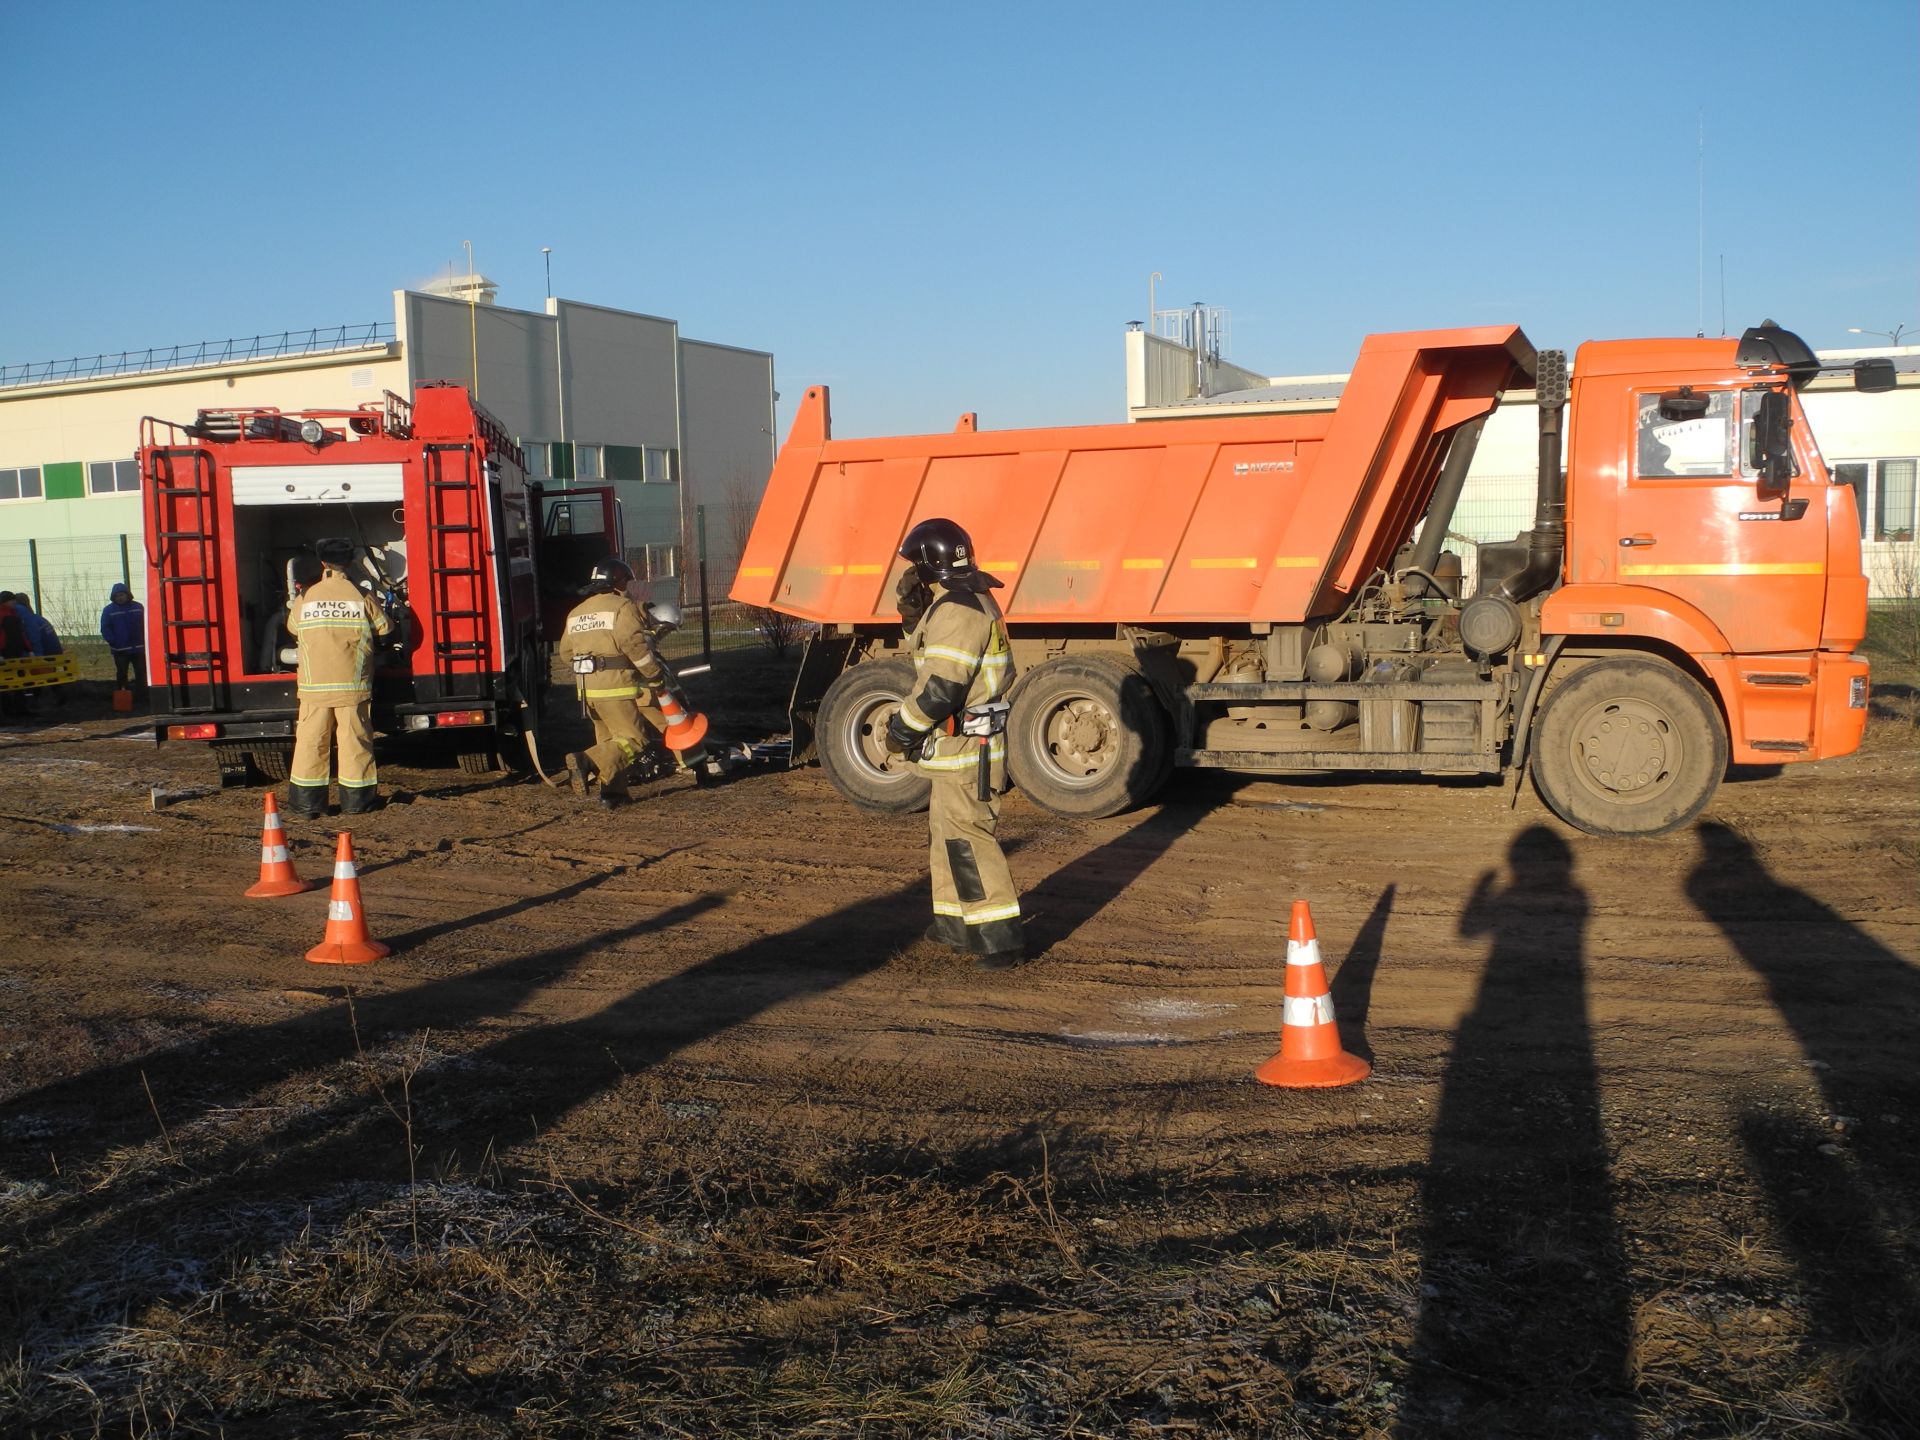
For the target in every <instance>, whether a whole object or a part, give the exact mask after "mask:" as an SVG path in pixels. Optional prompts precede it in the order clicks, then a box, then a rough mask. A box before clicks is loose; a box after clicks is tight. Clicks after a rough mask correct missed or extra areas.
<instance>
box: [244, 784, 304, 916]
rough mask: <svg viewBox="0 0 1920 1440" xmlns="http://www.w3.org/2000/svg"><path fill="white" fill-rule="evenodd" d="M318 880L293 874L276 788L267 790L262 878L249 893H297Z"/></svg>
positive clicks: (260, 897)
mask: <svg viewBox="0 0 1920 1440" xmlns="http://www.w3.org/2000/svg"><path fill="white" fill-rule="evenodd" d="M318 883H319V882H318V881H316V880H302V879H301V878H300V877H299V876H298V875H296V874H294V873H293V861H291V860H289V859H288V858H287V832H286V828H285V827H284V826H283V825H281V823H280V807H279V806H278V805H276V804H275V803H274V800H273V791H271V790H269V791H267V815H266V819H265V820H263V821H262V822H261V825H260V880H259V883H257V884H254V885H249V886H248V887H247V894H248V895H249V896H250V897H252V898H253V899H255V900H264V899H266V898H268V897H269V896H273V895H298V894H300V893H301V892H302V891H305V890H311V889H313V888H314V886H315V885H317V884H318Z"/></svg>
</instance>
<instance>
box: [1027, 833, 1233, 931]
mask: <svg viewBox="0 0 1920 1440" xmlns="http://www.w3.org/2000/svg"><path fill="white" fill-rule="evenodd" d="M1206 814H1207V807H1206V806H1205V805H1203V804H1192V803H1189V804H1167V805H1162V806H1160V807H1159V808H1158V809H1156V810H1155V811H1154V812H1153V813H1152V814H1150V815H1148V816H1147V817H1146V818H1145V819H1144V820H1141V821H1139V822H1138V823H1136V824H1134V825H1132V826H1130V827H1129V828H1128V829H1126V830H1124V831H1122V832H1121V833H1120V834H1118V835H1116V836H1114V837H1113V838H1112V839H1111V840H1108V841H1107V842H1106V843H1105V844H1104V845H1097V846H1095V847H1094V848H1093V849H1091V850H1089V851H1088V852H1087V853H1086V854H1084V855H1082V856H1080V857H1079V858H1078V859H1076V860H1069V861H1068V862H1067V863H1066V864H1065V865H1062V866H1061V867H1060V868H1059V869H1058V870H1055V871H1054V872H1053V873H1052V874H1051V875H1049V876H1047V878H1046V879H1044V880H1042V881H1041V882H1040V883H1039V884H1038V885H1035V886H1034V887H1033V888H1032V889H1031V890H1028V891H1026V892H1025V893H1024V894H1022V895H1021V897H1020V907H1021V909H1022V910H1023V911H1025V912H1026V916H1027V920H1026V934H1027V953H1028V954H1030V955H1038V954H1040V953H1041V952H1042V951H1044V950H1048V949H1051V948H1052V947H1053V946H1055V945H1059V944H1062V943H1064V942H1065V941H1067V940H1069V939H1071V938H1072V937H1073V935H1074V933H1075V932H1076V931H1078V930H1079V929H1080V927H1081V926H1082V925H1085V924H1086V923H1087V922H1088V921H1089V920H1091V919H1093V917H1094V916H1096V915H1098V914H1099V913H1100V912H1101V911H1102V910H1104V909H1105V908H1106V907H1107V904H1108V902H1110V901H1111V900H1113V899H1114V898H1116V897H1117V896H1119V895H1121V894H1122V893H1124V892H1125V890H1126V889H1127V887H1128V886H1129V885H1131V884H1133V882H1134V881H1136V880H1138V879H1139V878H1140V877H1141V876H1142V875H1144V874H1145V873H1146V872H1147V869H1148V867H1149V866H1151V865H1152V864H1153V863H1154V861H1156V860H1158V859H1159V858H1160V857H1161V856H1162V855H1164V854H1166V853H1167V851H1168V850H1169V849H1170V848H1172V846H1173V844H1174V843H1175V842H1176V841H1178V840H1179V839H1180V838H1181V836H1183V835H1185V834H1187V832H1188V831H1190V830H1192V829H1193V828H1194V827H1195V826H1196V825H1198V824H1199V823H1200V822H1201V820H1203V819H1204V818H1205V817H1206Z"/></svg>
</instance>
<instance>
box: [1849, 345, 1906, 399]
mask: <svg viewBox="0 0 1920 1440" xmlns="http://www.w3.org/2000/svg"><path fill="white" fill-rule="evenodd" d="M1899 384H1900V377H1899V375H1898V374H1897V373H1896V372H1895V371H1894V368H1893V361H1891V360H1889V359H1887V358H1886V357H1885V356H1884V355H1882V356H1880V357H1878V358H1876V359H1872V360H1857V361H1855V362H1854V366H1853V388H1854V389H1856V390H1858V391H1861V392H1862V393H1863V394H1867V395H1882V394H1885V393H1886V392H1887V391H1889V390H1892V389H1894V388H1896V387H1897V386H1898V385H1899Z"/></svg>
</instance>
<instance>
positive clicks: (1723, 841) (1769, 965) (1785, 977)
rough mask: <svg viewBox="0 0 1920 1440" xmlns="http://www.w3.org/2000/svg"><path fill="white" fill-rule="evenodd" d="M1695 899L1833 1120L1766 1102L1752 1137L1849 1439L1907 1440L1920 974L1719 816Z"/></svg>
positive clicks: (1914, 1373)
mask: <svg viewBox="0 0 1920 1440" xmlns="http://www.w3.org/2000/svg"><path fill="white" fill-rule="evenodd" d="M1699 838H1700V845H1701V856H1700V861H1699V863H1698V864H1697V865H1696V866H1695V867H1694V869H1693V871H1692V873H1691V874H1690V875H1689V876H1688V878H1687V894H1688V896H1689V898H1691V899H1692V901H1693V902H1694V904H1695V905H1697V906H1698V907H1699V908H1700V911H1701V913H1702V914H1704V915H1705V916H1706V917H1707V918H1708V919H1710V920H1712V921H1713V922H1714V923H1715V924H1716V925H1718V926H1719V927H1720V929H1721V931H1722V932H1723V933H1724V934H1725V935H1726V937H1727V939H1728V941H1729V942H1731V944H1732V945H1733V947H1734V949H1735V950H1736V951H1737V952H1738V953H1739V955H1740V957H1741V959H1743V960H1744V961H1746V963H1747V964H1748V965H1749V966H1751V967H1752V969H1753V971H1754V973H1755V974H1756V975H1758V976H1759V977H1760V979H1761V980H1762V981H1763V982H1764V983H1765V985H1766V987H1767V993H1768V996H1769V998H1770V999H1771V1000H1772V1001H1773V1003H1774V1005H1775V1006H1776V1007H1777V1008H1778V1009H1779V1012H1780V1016H1781V1018H1782V1019H1783V1020H1784V1021H1785V1022H1786V1024H1787V1027H1788V1028H1789V1029H1790V1030H1792V1031H1793V1034H1794V1036H1795V1038H1796V1039H1797V1040H1798V1041H1799V1043H1800V1048H1801V1051H1802V1053H1803V1054H1804V1055H1805V1056H1806V1058H1807V1061H1808V1064H1809V1068H1810V1070H1811V1072H1812V1074H1813V1077H1814V1080H1815V1083H1816V1084H1817V1085H1818V1086H1819V1089H1820V1094H1821V1098H1822V1100H1823V1101H1824V1102H1825V1105H1826V1108H1827V1110H1828V1111H1829V1115H1828V1117H1825V1118H1823V1119H1822V1120H1820V1121H1819V1122H1818V1123H1816V1122H1815V1121H1814V1120H1813V1119H1812V1118H1811V1117H1808V1116H1805V1115H1794V1114H1790V1113H1785V1112H1784V1111H1782V1110H1780V1109H1776V1108H1768V1107H1766V1106H1763V1105H1759V1104H1754V1105H1750V1106H1748V1107H1747V1108H1746V1109H1745V1111H1744V1112H1743V1113H1742V1114H1741V1116H1740V1120H1739V1124H1740V1139H1741V1143H1742V1144H1743V1145H1744V1147H1745V1149H1746V1152H1747V1159H1748V1163H1749V1165H1750V1166H1751V1168H1752V1171H1753V1173H1754V1175H1755V1177H1756V1178H1757V1179H1758V1180H1759V1181H1760V1184H1761V1186H1762V1188H1763V1189H1764V1190H1765V1192H1766V1198H1767V1203H1768V1206H1769V1207H1770V1209H1771V1210H1772V1212H1773V1216H1774V1220H1775V1223H1776V1225H1777V1227H1778V1230H1779V1234H1780V1237H1781V1239H1782V1241H1783V1242H1784V1244H1785V1246H1786V1248H1787V1250H1788V1251H1789V1253H1790V1254H1791V1256H1792V1258H1793V1262H1794V1267H1795V1271H1796V1273H1797V1276H1798V1278H1799V1281H1800V1284H1801V1286H1802V1287H1803V1288H1804V1290H1805V1292H1806V1294H1807V1297H1808V1300H1809V1309H1808V1316H1807V1321H1808V1330H1809V1336H1810V1339H1811V1341H1812V1343H1813V1345H1814V1346H1815V1347H1817V1348H1818V1349H1820V1350H1822V1351H1825V1352H1827V1353H1828V1354H1829V1355H1830V1356H1831V1357H1832V1362H1833V1366H1834V1373H1836V1374H1837V1375H1839V1376H1841V1377H1842V1378H1841V1380H1840V1388H1841V1391H1842V1394H1843V1397H1844V1403H1845V1407H1846V1415H1847V1419H1848V1423H1849V1424H1851V1425H1852V1426H1854V1427H1856V1428H1855V1429H1854V1430H1853V1431H1852V1432H1851V1433H1856V1434H1861V1435H1873V1436H1879V1435H1885V1436H1888V1437H1891V1436H1894V1435H1906V1434H1910V1433H1912V1432H1911V1430H1910V1428H1908V1427H1910V1426H1911V1425H1912V1423H1913V1416H1914V1415H1915V1414H1916V1413H1920V1367H1916V1366H1915V1365H1914V1364H1913V1360H1912V1353H1911V1350H1912V1344H1913V1341H1912V1337H1913V1336H1914V1335H1915V1334H1916V1333H1920V1293H1916V1286H1915V1283H1914V1278H1913V1277H1914V1274H1915V1266H1916V1260H1920V1255H1916V1243H1915V1238H1914V1237H1915V1235H1916V1233H1920V1232H1917V1231H1916V1221H1917V1220H1920V1146H1916V1144H1915V1141H1914V1136H1913V1128H1912V1127H1913V1125H1914V1123H1915V1121H1916V1120H1917V1119H1920V1110H1917V1108H1916V1105H1915V1101H1916V1099H1920V1088H1917V1087H1916V1085H1915V1081H1914V1064H1915V1055H1916V1054H1917V1053H1920V970H1916V969H1915V968H1914V966H1913V965H1912V964H1911V963H1909V962H1908V961H1906V960H1904V959H1902V958H1901V957H1900V956H1898V955H1896V954H1895V953H1894V952H1893V951H1891V950H1889V949H1887V948H1886V947H1885V946H1883V945H1881V944H1880V943H1879V942H1878V941H1876V940H1874V939H1873V938H1872V937H1871V936H1869V935H1867V934H1865V933H1864V932H1863V931H1861V930H1860V929H1859V927H1858V926H1856V925H1854V924H1853V923H1852V922H1850V921H1849V920H1847V919H1846V918H1845V917H1843V916H1841V915H1839V914H1837V913H1836V912H1835V911H1833V910H1832V909H1830V908H1828V907H1827V906H1826V905H1823V904H1821V903H1820V902H1819V901H1818V900H1816V899H1814V898H1813V897H1812V896H1810V895H1808V894H1807V893H1806V892H1805V891H1803V890H1799V889H1797V888H1795V887H1794V886H1791V885H1788V884H1785V883H1783V882H1782V881H1780V880H1779V879H1777V878H1776V877H1775V876H1773V875H1772V874H1771V873H1770V872H1769V870H1768V868H1767V865H1766V862H1765V861H1764V860H1762V859H1761V858H1760V856H1759V854H1758V852H1757V851H1756V850H1755V849H1754V847H1753V845H1752V844H1751V843H1750V842H1749V841H1748V840H1747V839H1746V837H1745V836H1743V835H1741V834H1740V833H1739V832H1738V831H1735V830H1733V829H1730V828H1729V827H1727V826H1725V825H1720V824H1714V823H1708V824H1705V825H1702V826H1701V827H1700V831H1699Z"/></svg>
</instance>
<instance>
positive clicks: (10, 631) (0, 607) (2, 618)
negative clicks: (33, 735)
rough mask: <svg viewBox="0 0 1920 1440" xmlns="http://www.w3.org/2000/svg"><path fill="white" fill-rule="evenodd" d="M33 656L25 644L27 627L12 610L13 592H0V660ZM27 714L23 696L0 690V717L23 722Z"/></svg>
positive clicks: (22, 658) (31, 648) (17, 613)
mask: <svg viewBox="0 0 1920 1440" xmlns="http://www.w3.org/2000/svg"><path fill="white" fill-rule="evenodd" d="M31 654H33V646H32V645H30V644H29V643H28V642H27V627H26V624H25V622H23V621H22V620H21V618H20V612H19V611H18V610H16V609H14V606H13V592H12V591H11V590H0V660H24V659H25V658H27V657H28V656H29V655H31ZM26 714H27V701H26V697H25V695H23V694H22V693H21V692H20V691H18V690H11V689H9V690H0V716H4V717H5V718H6V719H9V720H23V719H25V718H26Z"/></svg>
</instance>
